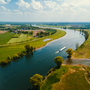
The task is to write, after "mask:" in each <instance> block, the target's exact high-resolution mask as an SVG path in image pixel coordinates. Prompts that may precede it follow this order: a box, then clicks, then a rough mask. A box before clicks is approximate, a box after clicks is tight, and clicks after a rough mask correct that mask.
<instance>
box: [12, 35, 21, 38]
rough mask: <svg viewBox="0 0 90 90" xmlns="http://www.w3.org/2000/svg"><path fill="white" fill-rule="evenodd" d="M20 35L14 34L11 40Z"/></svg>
mask: <svg viewBox="0 0 90 90" xmlns="http://www.w3.org/2000/svg"><path fill="white" fill-rule="evenodd" d="M19 36H20V34H15V35H14V36H13V37H12V38H18V37H19Z"/></svg>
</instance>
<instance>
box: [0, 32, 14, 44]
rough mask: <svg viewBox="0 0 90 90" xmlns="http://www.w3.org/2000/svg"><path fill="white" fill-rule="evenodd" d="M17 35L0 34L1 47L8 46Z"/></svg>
mask: <svg viewBox="0 0 90 90" xmlns="http://www.w3.org/2000/svg"><path fill="white" fill-rule="evenodd" d="M14 35H15V34H14V33H10V32H6V33H4V34H0V45H2V44H6V43H7V42H8V41H9V40H10V39H11V38H12V37H13V36H14Z"/></svg>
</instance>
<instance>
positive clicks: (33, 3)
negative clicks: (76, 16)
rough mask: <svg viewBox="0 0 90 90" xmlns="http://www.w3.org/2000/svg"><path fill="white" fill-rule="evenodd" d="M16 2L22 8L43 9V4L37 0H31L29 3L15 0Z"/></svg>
mask: <svg viewBox="0 0 90 90" xmlns="http://www.w3.org/2000/svg"><path fill="white" fill-rule="evenodd" d="M16 4H17V5H18V6H19V7H20V8H23V9H34V10H41V9H43V6H42V5H41V3H40V2H39V1H38V2H36V1H35V0H32V1H31V3H28V2H25V1H24V0H19V2H16Z"/></svg>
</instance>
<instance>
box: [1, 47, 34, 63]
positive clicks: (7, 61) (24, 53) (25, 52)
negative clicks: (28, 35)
mask: <svg viewBox="0 0 90 90" xmlns="http://www.w3.org/2000/svg"><path fill="white" fill-rule="evenodd" d="M24 47H25V51H22V52H21V53H18V54H15V55H14V56H13V57H11V56H10V55H9V56H8V57H7V58H6V60H2V61H1V65H7V64H8V63H10V62H11V61H13V60H18V59H20V58H21V57H23V56H24V55H26V54H30V53H33V51H35V47H32V46H30V45H25V46H24Z"/></svg>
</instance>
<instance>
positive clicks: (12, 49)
mask: <svg viewBox="0 0 90 90" xmlns="http://www.w3.org/2000/svg"><path fill="white" fill-rule="evenodd" d="M65 34H66V32H65V31H62V30H58V31H57V32H56V33H55V34H53V35H50V36H47V37H43V38H38V39H36V40H35V41H29V42H25V43H23V44H22V43H20V44H13V45H9V46H1V47H0V55H1V56H0V61H2V60H4V59H6V58H7V56H8V55H10V56H11V57H13V56H14V55H15V54H17V53H19V52H22V51H24V50H25V49H24V46H25V45H27V44H28V45H30V46H33V47H35V48H40V47H42V46H44V45H46V44H47V43H48V42H49V41H52V40H54V39H57V38H60V37H62V36H64V35H65ZM20 36H21V35H20ZM25 37H26V36H25ZM22 38H24V37H22ZM46 38H52V39H51V40H49V41H46V42H43V40H44V39H46ZM12 42H13V41H12Z"/></svg>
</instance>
